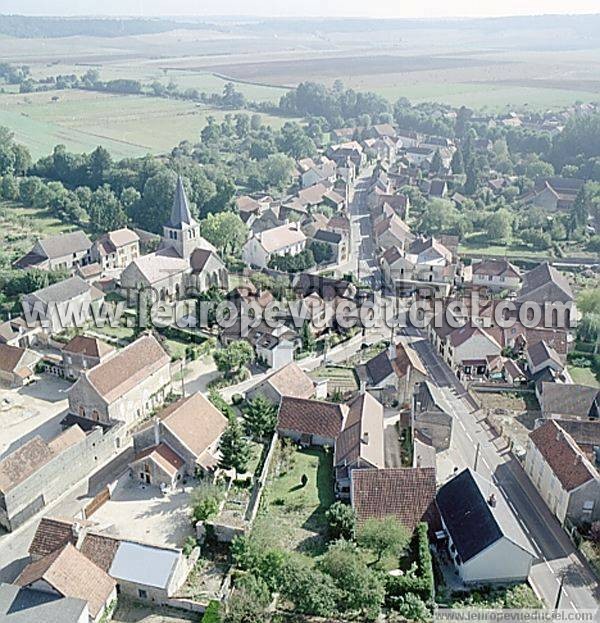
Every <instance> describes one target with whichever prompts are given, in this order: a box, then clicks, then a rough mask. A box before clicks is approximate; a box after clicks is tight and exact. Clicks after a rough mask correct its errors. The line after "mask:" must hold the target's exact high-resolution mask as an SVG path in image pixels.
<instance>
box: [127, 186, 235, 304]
mask: <svg viewBox="0 0 600 623" xmlns="http://www.w3.org/2000/svg"><path fill="white" fill-rule="evenodd" d="M227 283H228V274H227V268H226V267H225V264H224V263H223V261H222V260H221V258H220V257H219V255H218V254H217V251H216V249H215V248H214V247H213V245H212V244H210V242H208V240H205V239H204V238H202V236H201V235H200V226H199V225H198V223H197V221H196V220H195V219H194V218H193V217H192V213H191V211H190V206H189V203H188V199H187V196H186V193H185V188H184V186H183V180H182V179H181V177H179V178H178V179H177V188H176V191H175V199H174V201H173V207H172V208H171V216H170V218H169V221H168V222H167V224H166V225H164V227H163V235H162V239H161V243H160V246H159V248H158V250H157V251H155V252H154V253H149V254H147V255H142V256H140V257H138V258H136V259H135V260H133V261H132V262H131V264H129V265H128V266H127V267H126V268H125V270H124V271H123V272H122V273H121V293H122V294H123V295H124V296H126V297H127V299H128V302H129V303H130V304H135V302H136V300H137V295H138V292H140V291H142V290H147V291H148V290H151V291H153V296H152V299H153V300H154V301H158V300H161V301H166V302H171V301H176V300H179V299H185V298H190V297H191V296H193V295H194V294H198V293H201V292H205V291H206V290H208V289H209V288H211V287H213V286H214V287H217V288H220V289H227Z"/></svg>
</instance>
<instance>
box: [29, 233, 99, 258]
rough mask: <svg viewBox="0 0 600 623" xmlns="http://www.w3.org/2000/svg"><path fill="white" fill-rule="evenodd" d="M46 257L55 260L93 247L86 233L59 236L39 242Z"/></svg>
mask: <svg viewBox="0 0 600 623" xmlns="http://www.w3.org/2000/svg"><path fill="white" fill-rule="evenodd" d="M38 245H39V246H40V247H41V248H42V250H43V251H44V253H45V254H46V257H47V258H49V259H55V258H59V257H63V256H65V255H71V253H79V252H81V251H87V250H88V249H90V247H91V246H92V242H91V240H90V239H89V238H88V237H87V236H86V235H85V233H84V232H82V231H80V230H77V231H73V232H70V233H67V234H57V235H56V236H49V237H48V238H43V239H42V240H39V241H38Z"/></svg>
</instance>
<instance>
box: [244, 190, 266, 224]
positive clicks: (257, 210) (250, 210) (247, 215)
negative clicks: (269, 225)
mask: <svg viewBox="0 0 600 623" xmlns="http://www.w3.org/2000/svg"><path fill="white" fill-rule="evenodd" d="M271 203H273V198H272V197H269V196H268V195H260V196H257V197H249V196H248V195H242V196H240V197H237V198H236V200H235V205H236V207H237V209H238V213H239V215H240V218H241V219H242V221H244V223H246V224H248V225H249V224H250V222H251V221H253V220H254V219H256V218H257V217H259V216H260V215H261V214H262V213H263V212H265V211H266V210H268V209H269V206H270V205H271Z"/></svg>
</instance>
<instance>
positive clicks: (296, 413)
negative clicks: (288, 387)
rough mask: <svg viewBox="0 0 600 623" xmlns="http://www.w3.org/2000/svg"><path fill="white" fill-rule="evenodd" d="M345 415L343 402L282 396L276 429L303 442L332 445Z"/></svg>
mask: <svg viewBox="0 0 600 623" xmlns="http://www.w3.org/2000/svg"><path fill="white" fill-rule="evenodd" d="M347 414H348V407H347V406H346V405H339V404H335V403H333V402H324V401H321V400H312V399H306V398H292V397H290V396H284V397H283V398H282V399H281V403H280V404H279V413H278V415H277V432H278V433H279V435H280V436H282V437H289V438H290V439H293V440H294V441H296V442H298V443H301V444H303V445H308V446H331V447H333V446H334V445H335V440H336V439H337V438H338V436H339V434H340V433H341V431H342V429H343V428H344V423H345V421H346V416H347Z"/></svg>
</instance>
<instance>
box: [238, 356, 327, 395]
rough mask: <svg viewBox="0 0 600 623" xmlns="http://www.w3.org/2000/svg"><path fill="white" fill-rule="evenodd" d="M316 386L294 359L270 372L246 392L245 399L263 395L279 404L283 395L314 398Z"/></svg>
mask: <svg viewBox="0 0 600 623" xmlns="http://www.w3.org/2000/svg"><path fill="white" fill-rule="evenodd" d="M315 394H316V387H315V384H314V382H313V381H312V379H311V378H310V377H309V376H308V374H306V372H304V370H302V369H301V368H300V367H299V366H298V364H297V363H295V362H294V361H292V362H290V363H288V364H287V365H286V366H283V367H282V368H279V370H276V371H275V372H272V373H271V374H270V375H269V376H268V377H267V378H266V379H264V380H263V381H261V382H260V383H257V384H256V385H255V386H254V387H252V388H251V389H249V390H248V391H247V392H246V400H253V399H254V398H256V396H258V395H263V396H264V397H265V398H266V399H267V400H270V401H271V402H272V403H273V404H275V405H279V404H280V403H281V400H282V399H283V397H284V396H291V397H292V398H304V399H309V398H314V397H315Z"/></svg>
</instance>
